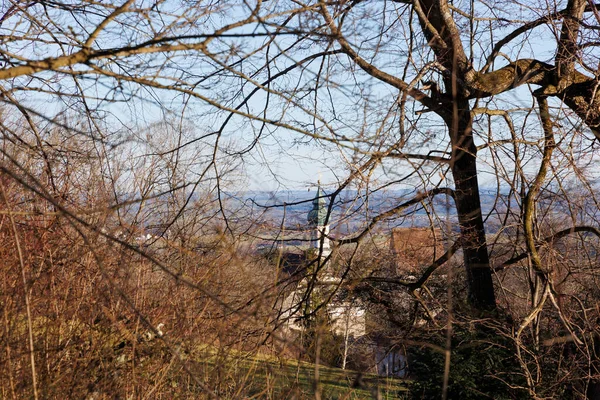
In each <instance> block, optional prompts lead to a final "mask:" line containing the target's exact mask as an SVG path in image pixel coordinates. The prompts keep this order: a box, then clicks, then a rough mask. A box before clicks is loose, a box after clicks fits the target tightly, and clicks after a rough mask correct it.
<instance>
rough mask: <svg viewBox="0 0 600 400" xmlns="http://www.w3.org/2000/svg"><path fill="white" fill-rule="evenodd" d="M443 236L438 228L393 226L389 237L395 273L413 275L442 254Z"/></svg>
mask: <svg viewBox="0 0 600 400" xmlns="http://www.w3.org/2000/svg"><path fill="white" fill-rule="evenodd" d="M444 243H445V242H444V237H443V235H442V231H441V230H440V229H437V228H436V229H431V228H395V229H393V230H392V234H391V238H390V250H391V252H392V255H393V257H394V266H395V269H396V270H395V271H391V272H392V273H394V274H397V275H414V274H417V273H418V272H419V271H421V270H422V269H423V267H427V266H429V265H430V264H431V263H432V262H433V261H435V260H436V259H437V258H439V257H440V256H441V255H442V254H444Z"/></svg>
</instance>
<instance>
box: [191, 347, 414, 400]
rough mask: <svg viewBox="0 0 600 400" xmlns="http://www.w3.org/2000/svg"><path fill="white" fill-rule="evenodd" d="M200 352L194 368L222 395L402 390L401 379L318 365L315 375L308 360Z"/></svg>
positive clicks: (401, 393) (397, 394)
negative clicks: (299, 360) (316, 377)
mask: <svg viewBox="0 0 600 400" xmlns="http://www.w3.org/2000/svg"><path fill="white" fill-rule="evenodd" d="M201 353H203V354H197V355H196V356H194V357H193V362H192V364H193V365H195V368H194V369H196V370H197V371H202V374H203V376H204V378H205V379H204V382H205V383H206V385H207V386H210V387H214V388H215V393H216V394H218V395H219V397H221V398H236V399H237V398H243V399H288V398H289V399H304V398H315V390H318V391H320V393H321V395H322V398H323V399H373V398H381V399H399V398H400V399H401V398H403V397H405V395H406V386H405V385H404V381H402V380H400V379H393V378H385V377H380V376H377V375H374V374H360V373H359V372H356V371H349V370H342V369H340V368H331V367H325V366H321V365H320V366H319V367H318V376H319V378H318V380H316V379H315V376H316V374H317V369H316V366H315V365H314V364H311V363H306V362H298V361H295V360H284V359H276V358H270V357H266V356H253V355H249V354H244V353H241V352H235V351H229V352H227V353H223V352H216V351H215V350H213V349H207V348H205V349H204V351H203V352H201ZM200 360H203V361H200ZM190 361H191V360H190ZM315 383H317V384H315ZM377 395H379V396H380V397H377Z"/></svg>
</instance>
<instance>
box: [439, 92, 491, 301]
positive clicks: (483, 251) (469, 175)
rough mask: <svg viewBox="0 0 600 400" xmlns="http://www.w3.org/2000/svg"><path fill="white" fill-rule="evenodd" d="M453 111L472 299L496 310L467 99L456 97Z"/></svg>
mask: <svg viewBox="0 0 600 400" xmlns="http://www.w3.org/2000/svg"><path fill="white" fill-rule="evenodd" d="M454 111H455V112H454V113H453V114H454V117H453V118H452V120H453V121H450V122H451V123H450V124H448V125H449V129H450V136H451V139H452V165H451V166H452V175H453V177H454V185H455V188H456V209H457V214H458V222H459V225H460V231H461V240H462V246H463V255H464V263H465V268H466V270H467V280H468V287H469V301H470V303H471V304H472V305H473V306H474V307H475V308H477V309H480V310H493V309H494V308H495V307H496V298H495V294H494V283H493V281H492V270H491V267H490V259H489V255H488V249H487V241H486V237H485V229H484V225H483V216H482V211H481V201H480V197H479V181H478V179H477V148H476V146H475V143H474V142H473V136H472V130H471V129H472V128H471V127H472V120H471V112H470V108H469V104H468V100H466V99H457V101H455V102H454Z"/></svg>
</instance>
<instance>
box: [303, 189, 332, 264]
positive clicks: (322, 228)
mask: <svg viewBox="0 0 600 400" xmlns="http://www.w3.org/2000/svg"><path fill="white" fill-rule="evenodd" d="M326 203H327V202H326V201H325V194H324V193H323V191H322V190H321V182H319V184H318V186H317V195H316V196H315V199H314V200H313V202H312V204H313V208H312V210H310V211H309V213H308V226H309V228H310V247H311V248H313V249H316V251H317V252H318V251H319V250H321V242H322V243H323V249H322V252H321V255H322V257H327V256H328V255H329V254H331V244H330V242H329V238H328V236H329V224H328V223H327V206H326Z"/></svg>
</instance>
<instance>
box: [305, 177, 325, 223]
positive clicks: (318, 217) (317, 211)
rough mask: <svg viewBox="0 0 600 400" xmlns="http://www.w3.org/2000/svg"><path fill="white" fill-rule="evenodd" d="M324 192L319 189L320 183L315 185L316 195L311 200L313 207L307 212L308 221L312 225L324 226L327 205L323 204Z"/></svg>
mask: <svg viewBox="0 0 600 400" xmlns="http://www.w3.org/2000/svg"><path fill="white" fill-rule="evenodd" d="M324 195H325V194H324V193H323V191H322V190H321V184H320V182H319V186H318V187H317V195H316V196H315V199H314V200H313V201H312V203H313V208H312V210H310V212H309V213H308V223H309V224H311V225H313V226H324V225H325V220H326V219H327V207H326V206H325V203H326V201H325V197H323V196H324Z"/></svg>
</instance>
